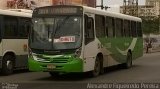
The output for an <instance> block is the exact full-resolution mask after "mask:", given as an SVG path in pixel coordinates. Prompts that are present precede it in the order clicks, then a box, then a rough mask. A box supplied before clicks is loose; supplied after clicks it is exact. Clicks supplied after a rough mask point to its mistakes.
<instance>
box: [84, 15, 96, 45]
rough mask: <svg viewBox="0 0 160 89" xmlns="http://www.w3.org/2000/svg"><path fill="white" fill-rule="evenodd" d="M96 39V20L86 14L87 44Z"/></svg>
mask: <svg viewBox="0 0 160 89" xmlns="http://www.w3.org/2000/svg"><path fill="white" fill-rule="evenodd" d="M93 40H94V20H93V18H92V17H88V16H87V15H85V44H86V45H87V44H88V43H90V42H92V41H93Z"/></svg>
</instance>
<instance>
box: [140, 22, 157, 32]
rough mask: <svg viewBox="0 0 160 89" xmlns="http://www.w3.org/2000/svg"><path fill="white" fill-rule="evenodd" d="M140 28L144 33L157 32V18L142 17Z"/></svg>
mask: <svg viewBox="0 0 160 89" xmlns="http://www.w3.org/2000/svg"><path fill="white" fill-rule="evenodd" d="M142 29H143V33H144V34H159V19H153V20H146V19H143V23H142Z"/></svg>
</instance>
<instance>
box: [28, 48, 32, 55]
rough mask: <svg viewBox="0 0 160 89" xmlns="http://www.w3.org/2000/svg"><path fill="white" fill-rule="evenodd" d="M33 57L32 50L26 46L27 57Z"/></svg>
mask: <svg viewBox="0 0 160 89" xmlns="http://www.w3.org/2000/svg"><path fill="white" fill-rule="evenodd" d="M30 57H33V56H32V50H31V49H30V48H29V47H28V58H30Z"/></svg>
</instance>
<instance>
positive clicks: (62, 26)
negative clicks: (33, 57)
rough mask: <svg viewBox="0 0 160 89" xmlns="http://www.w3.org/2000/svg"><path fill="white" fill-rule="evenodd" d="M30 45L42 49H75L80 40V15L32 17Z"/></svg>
mask: <svg viewBox="0 0 160 89" xmlns="http://www.w3.org/2000/svg"><path fill="white" fill-rule="evenodd" d="M32 22H33V30H32V31H31V35H30V47H31V48H33V49H43V50H64V49H76V48H79V47H80V46H81V41H82V35H81V34H82V16H69V15H68V16H55V17H52V18H46V17H45V18H33V21H32Z"/></svg>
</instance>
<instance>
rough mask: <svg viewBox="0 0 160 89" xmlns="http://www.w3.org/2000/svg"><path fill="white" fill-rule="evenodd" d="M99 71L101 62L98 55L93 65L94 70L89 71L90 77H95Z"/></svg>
mask: <svg viewBox="0 0 160 89" xmlns="http://www.w3.org/2000/svg"><path fill="white" fill-rule="evenodd" d="M100 72H101V63H100V59H99V57H97V58H96V61H95V65H94V70H93V71H91V72H90V73H91V76H92V77H96V76H98V75H99V74H100Z"/></svg>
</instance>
